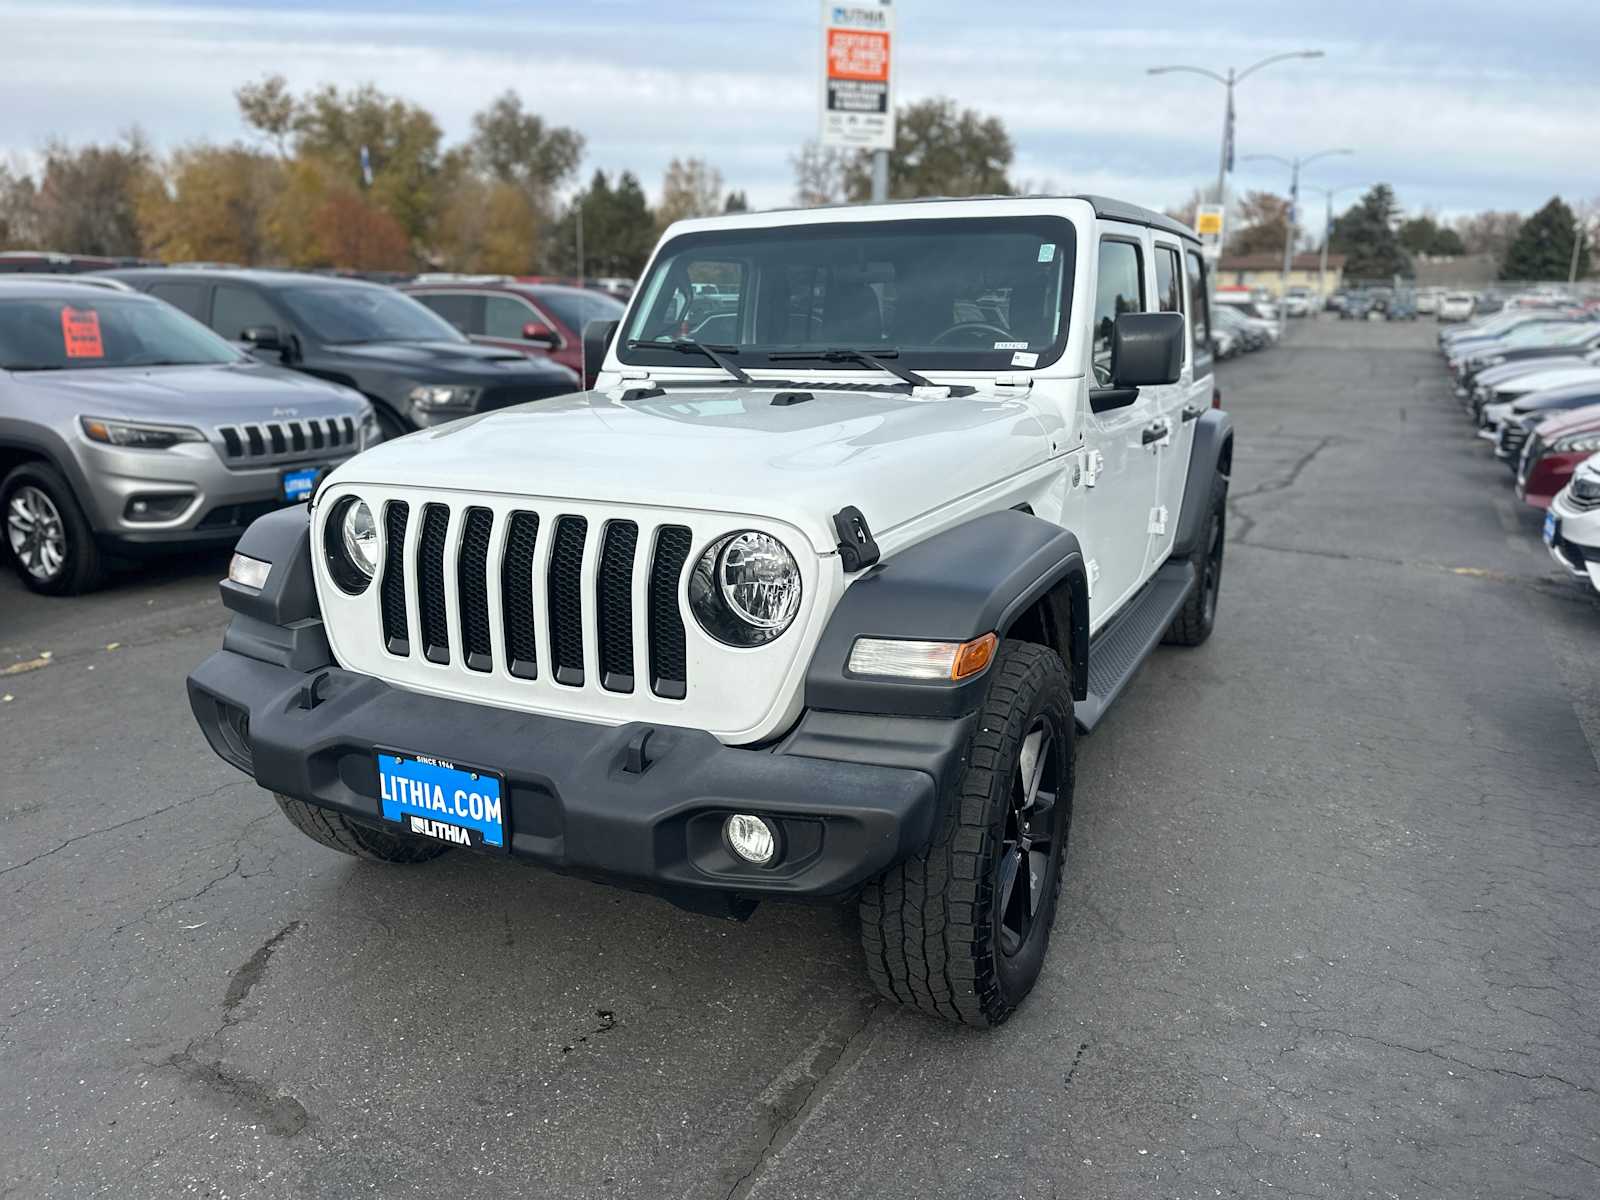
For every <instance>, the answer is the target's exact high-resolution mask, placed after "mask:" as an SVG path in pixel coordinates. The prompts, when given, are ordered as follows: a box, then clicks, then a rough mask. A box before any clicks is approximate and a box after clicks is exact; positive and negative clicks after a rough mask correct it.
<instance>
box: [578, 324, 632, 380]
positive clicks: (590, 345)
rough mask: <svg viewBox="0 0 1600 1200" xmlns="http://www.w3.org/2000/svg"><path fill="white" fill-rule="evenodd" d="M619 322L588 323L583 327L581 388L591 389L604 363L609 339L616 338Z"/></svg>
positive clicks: (609, 347)
mask: <svg viewBox="0 0 1600 1200" xmlns="http://www.w3.org/2000/svg"><path fill="white" fill-rule="evenodd" d="M620 324H622V322H621V321H590V322H589V323H588V324H587V325H585V326H584V327H583V386H584V387H586V388H592V387H593V386H594V379H595V376H596V375H598V374H600V367H601V365H602V364H603V363H604V362H605V361H606V352H607V351H608V350H610V349H611V339H612V338H614V337H616V336H617V326H618V325H620Z"/></svg>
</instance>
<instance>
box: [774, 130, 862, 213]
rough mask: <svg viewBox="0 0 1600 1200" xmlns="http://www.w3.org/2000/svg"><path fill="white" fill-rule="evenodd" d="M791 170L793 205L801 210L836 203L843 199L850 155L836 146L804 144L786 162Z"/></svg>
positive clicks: (817, 143)
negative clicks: (796, 205)
mask: <svg viewBox="0 0 1600 1200" xmlns="http://www.w3.org/2000/svg"><path fill="white" fill-rule="evenodd" d="M789 165H790V167H792V168H793V169H794V202H795V203H796V204H798V205H799V206H800V207H801V208H816V207H817V206H818V205H821V204H839V203H842V202H843V200H844V198H845V174H846V172H847V171H848V170H849V167H850V156H849V155H848V154H846V153H845V152H844V151H843V150H840V149H839V148H838V147H837V146H826V147H825V146H823V145H822V144H821V143H819V142H815V141H812V142H807V143H805V145H803V146H801V147H800V150H799V153H797V154H794V155H792V156H791V157H790V159H789Z"/></svg>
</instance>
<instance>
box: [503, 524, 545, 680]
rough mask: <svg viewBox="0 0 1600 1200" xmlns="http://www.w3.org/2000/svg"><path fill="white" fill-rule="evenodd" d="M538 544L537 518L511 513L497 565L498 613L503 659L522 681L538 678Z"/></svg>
mask: <svg viewBox="0 0 1600 1200" xmlns="http://www.w3.org/2000/svg"><path fill="white" fill-rule="evenodd" d="M538 540H539V514H538V513H531V512H514V513H512V514H511V525H510V527H509V528H508V529H507V530H506V551H505V555H504V557H503V558H502V559H501V565H500V611H501V613H502V614H503V619H504V620H505V625H506V657H507V658H508V659H509V660H510V664H509V665H510V668H511V673H512V674H513V675H515V676H517V677H518V678H521V679H537V678H538V677H539V648H538V647H539V640H538V638H537V637H536V636H535V633H534V627H533V551H534V547H535V545H536V544H537V543H538Z"/></svg>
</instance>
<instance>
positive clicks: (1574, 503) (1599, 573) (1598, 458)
mask: <svg viewBox="0 0 1600 1200" xmlns="http://www.w3.org/2000/svg"><path fill="white" fill-rule="evenodd" d="M1544 544H1545V545H1546V546H1547V547H1549V549H1550V557H1551V558H1553V559H1555V561H1556V563H1557V564H1558V565H1559V566H1561V567H1562V568H1564V569H1565V570H1566V571H1567V572H1569V573H1570V574H1571V575H1573V576H1574V577H1576V578H1578V579H1582V580H1585V581H1586V582H1587V583H1588V584H1589V585H1590V586H1591V587H1593V588H1594V589H1595V591H1597V592H1600V454H1596V455H1594V456H1593V457H1591V458H1589V459H1586V460H1585V461H1584V462H1582V463H1580V464H1578V468H1577V470H1575V471H1573V473H1572V478H1571V479H1569V480H1568V481H1567V486H1566V487H1564V488H1562V489H1561V490H1560V491H1559V492H1557V493H1556V495H1555V499H1553V500H1551V501H1550V507H1549V508H1548V509H1546V510H1545V515H1544Z"/></svg>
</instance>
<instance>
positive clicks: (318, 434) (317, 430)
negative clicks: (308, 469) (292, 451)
mask: <svg viewBox="0 0 1600 1200" xmlns="http://www.w3.org/2000/svg"><path fill="white" fill-rule="evenodd" d="M306 425H307V426H308V427H309V428H310V430H311V448H312V449H313V450H321V449H322V443H323V441H324V437H323V433H322V422H320V421H307V422H306Z"/></svg>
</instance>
